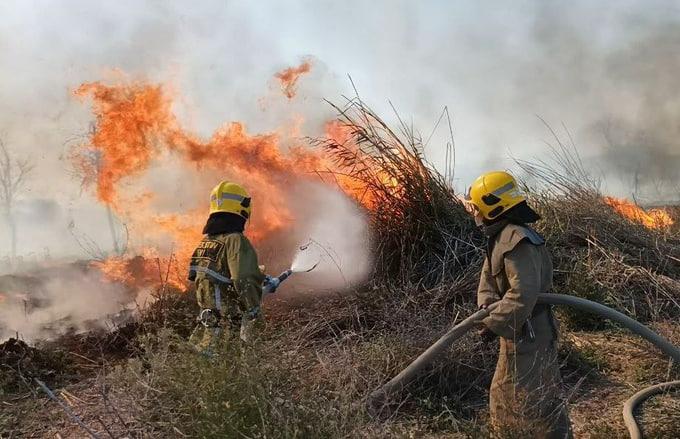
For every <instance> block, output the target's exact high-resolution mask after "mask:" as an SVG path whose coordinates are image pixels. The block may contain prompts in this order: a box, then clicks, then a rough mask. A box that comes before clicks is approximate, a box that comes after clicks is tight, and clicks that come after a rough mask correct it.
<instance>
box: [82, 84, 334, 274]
mask: <svg viewBox="0 0 680 439" xmlns="http://www.w3.org/2000/svg"><path fill="white" fill-rule="evenodd" d="M75 93H76V95H77V96H81V97H90V98H91V99H92V102H93V110H94V112H95V115H96V130H95V131H94V133H93V134H92V136H91V139H90V142H91V143H90V145H87V146H81V147H79V148H76V150H74V153H73V154H72V157H71V159H72V161H73V163H74V165H75V167H76V168H78V169H79V170H80V173H82V174H83V175H84V181H85V182H87V181H91V182H96V186H95V187H96V195H97V197H98V199H99V200H100V201H101V202H102V203H104V204H107V205H109V206H110V207H111V208H112V209H113V210H114V211H115V212H116V214H117V215H118V216H119V217H121V218H122V219H123V221H124V222H125V223H126V225H127V226H128V228H129V229H130V232H131V239H132V240H133V242H144V241H149V240H150V239H151V238H150V237H154V236H155V237H156V238H158V239H157V241H165V242H169V243H172V245H173V246H174V247H173V248H172V251H171V255H175V258H174V259H172V258H171V259H166V260H165V261H164V262H165V263H166V264H171V263H172V261H173V260H174V261H175V265H177V266H178V267H182V269H181V270H170V271H172V272H173V275H174V272H175V271H177V272H178V273H181V274H180V275H179V276H183V275H184V273H183V272H184V267H185V266H186V263H187V261H188V259H189V257H190V255H191V252H192V251H193V248H194V246H195V245H196V243H197V242H198V241H199V240H200V239H201V236H202V235H201V231H202V226H203V224H204V223H205V220H206V217H207V211H206V206H207V198H208V195H207V194H208V193H209V190H210V189H211V188H212V186H213V185H214V184H216V183H217V182H218V181H220V180H222V179H225V178H227V179H234V180H236V181H238V182H239V183H242V184H243V185H245V186H246V187H247V188H248V189H249V190H250V192H251V193H252V196H253V199H254V200H257V201H256V203H255V207H254V209H253V212H254V213H253V218H252V219H251V224H250V226H249V228H248V229H249V230H248V233H249V235H250V237H251V238H252V239H254V240H256V241H257V240H258V239H261V238H263V237H264V236H267V235H269V234H271V233H273V232H275V231H278V230H281V229H282V228H284V227H286V225H287V224H289V223H290V222H291V212H290V211H289V208H288V203H287V198H288V196H289V194H288V193H287V191H288V188H289V187H290V186H291V185H293V184H294V183H295V182H297V181H300V180H304V179H308V178H312V177H313V176H314V175H315V174H313V171H314V170H316V169H323V168H325V167H326V166H325V165H322V162H323V160H322V159H321V157H320V156H319V155H318V154H317V153H315V152H312V151H310V150H307V149H304V148H302V147H300V146H293V147H290V148H287V149H283V148H282V147H281V145H280V140H281V139H280V135H279V134H277V133H267V134H263V135H250V134H248V132H247V131H246V128H245V126H244V125H243V124H241V123H238V122H232V123H230V124H227V125H225V126H223V127H221V128H219V129H218V130H217V131H216V132H215V133H214V134H213V135H212V137H211V138H209V139H200V138H199V137H198V136H196V135H192V134H190V133H188V132H186V131H185V130H184V129H183V128H182V127H181V126H180V124H179V122H178V120H177V119H176V117H175V115H174V114H173V113H172V111H171V106H172V99H171V97H170V95H169V94H168V93H167V91H166V90H165V89H164V88H163V87H161V86H157V85H148V84H139V83H134V84H126V85H105V84H102V83H98V82H95V83H87V84H83V85H82V86H80V87H79V88H78V89H77V90H76V92H75ZM173 161H174V162H176V164H177V166H180V167H181V168H182V169H185V170H187V171H188V172H187V174H188V175H190V178H191V180H192V181H187V185H186V189H184V188H183V186H182V185H181V184H180V185H179V187H180V190H186V191H189V190H191V189H189V187H191V186H197V187H198V190H196V193H192V194H190V195H191V196H192V197H195V199H196V200H197V202H195V203H194V205H193V206H191V207H189V208H186V207H182V208H181V209H180V210H181V212H180V213H177V212H176V210H177V209H175V211H172V212H171V213H162V211H163V209H161V208H159V207H158V205H159V204H163V202H164V201H167V199H168V198H172V195H173V194H172V193H169V192H172V191H173V190H176V189H174V188H176V187H177V185H176V184H174V185H173V184H170V183H176V182H173V181H168V182H166V184H163V182H160V183H158V182H156V184H157V185H158V184H160V186H159V187H152V186H151V187H150V186H149V185H148V184H144V183H141V182H142V181H143V179H144V178H146V177H148V175H149V174H150V171H151V170H152V168H153V169H156V168H159V167H161V168H162V167H163V166H165V164H166V163H171V162H173ZM193 180H195V181H193ZM178 198H179V199H186V198H187V194H186V193H183V194H182V193H181V194H179V195H178ZM175 207H179V206H175ZM145 252H146V253H145ZM136 253H138V254H140V255H141V256H142V257H143V258H144V260H146V261H147V267H146V268H145V269H141V270H140V269H133V267H131V266H130V262H129V261H128V260H125V259H122V258H112V259H109V260H107V261H104V262H103V263H101V264H100V268H101V269H102V271H103V272H104V273H106V274H107V275H108V276H109V278H110V279H113V280H116V281H129V282H132V283H135V284H140V283H146V282H145V281H143V280H140V279H146V278H149V277H150V275H149V273H152V272H154V271H155V272H156V275H155V276H154V277H155V278H162V277H160V276H158V271H159V269H158V265H162V264H159V263H158V260H159V256H152V255H150V254H149V251H148V249H147V250H140V249H137V250H136ZM137 262H139V261H137ZM181 282H182V280H181V279H180V278H177V279H174V280H173V283H174V284H176V285H180V284H181Z"/></svg>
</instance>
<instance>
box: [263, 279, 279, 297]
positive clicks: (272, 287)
mask: <svg viewBox="0 0 680 439" xmlns="http://www.w3.org/2000/svg"><path fill="white" fill-rule="evenodd" d="M279 285H281V281H280V280H279V278H278V277H271V276H265V278H264V288H263V289H262V291H263V292H264V293H265V294H274V293H275V292H276V289H277V288H278V287H279Z"/></svg>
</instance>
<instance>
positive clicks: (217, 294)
mask: <svg viewBox="0 0 680 439" xmlns="http://www.w3.org/2000/svg"><path fill="white" fill-rule="evenodd" d="M215 309H216V310H218V311H221V310H222V291H221V290H220V287H219V285H215Z"/></svg>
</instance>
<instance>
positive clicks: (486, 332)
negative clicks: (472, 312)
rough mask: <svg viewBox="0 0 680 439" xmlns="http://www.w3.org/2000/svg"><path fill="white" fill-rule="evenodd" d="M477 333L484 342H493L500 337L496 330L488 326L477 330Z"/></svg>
mask: <svg viewBox="0 0 680 439" xmlns="http://www.w3.org/2000/svg"><path fill="white" fill-rule="evenodd" d="M477 335H479V338H480V339H481V340H482V342H483V343H491V342H492V341H494V340H495V339H496V337H498V336H497V335H496V333H495V332H493V331H492V330H491V329H489V328H487V327H486V326H484V327H482V329H480V330H479V331H478V332H477Z"/></svg>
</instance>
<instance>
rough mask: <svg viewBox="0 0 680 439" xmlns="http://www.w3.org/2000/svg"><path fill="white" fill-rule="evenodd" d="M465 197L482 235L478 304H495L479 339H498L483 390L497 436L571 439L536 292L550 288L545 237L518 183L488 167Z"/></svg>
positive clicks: (551, 327) (553, 328)
mask: <svg viewBox="0 0 680 439" xmlns="http://www.w3.org/2000/svg"><path fill="white" fill-rule="evenodd" d="M468 202H469V204H468V205H469V206H470V207H471V210H472V211H473V213H474V215H475V221H476V222H477V224H478V225H480V226H481V227H482V229H483V231H484V234H485V235H486V237H487V239H488V244H487V252H486V258H485V260H484V266H483V268H482V273H481V278H480V281H479V288H478V291H477V302H478V305H479V307H480V308H484V307H486V306H488V305H490V304H491V303H493V302H496V301H500V305H499V306H498V307H497V308H496V309H494V311H492V312H491V314H490V315H489V316H488V317H487V318H485V319H484V320H483V321H482V322H481V324H482V329H481V331H480V336H481V338H482V340H484V341H485V342H493V341H494V340H495V339H496V338H499V339H500V353H499V356H498V364H497V365H496V372H495V374H494V377H493V381H492V383H491V389H490V392H489V412H490V417H491V428H492V432H493V434H494V435H495V436H501V437H509V436H512V437H541V438H571V437H572V432H571V425H570V421H569V414H568V412H567V409H566V406H565V404H564V401H563V399H562V398H561V396H560V385H561V383H562V378H561V376H560V370H559V364H558V362H557V348H556V343H557V336H558V329H557V322H556V321H555V319H554V317H553V314H552V310H551V309H550V307H549V306H547V305H537V304H536V299H537V295H538V294H540V293H547V292H549V290H550V289H551V287H552V275H553V266H552V260H551V256H550V253H549V251H548V249H547V248H546V246H545V241H544V239H543V237H541V236H540V235H539V234H538V233H537V232H536V231H534V230H533V229H532V228H531V227H530V226H529V224H531V223H533V222H535V221H537V220H538V219H540V217H539V215H538V214H537V213H536V212H535V211H534V210H533V209H531V208H530V207H529V205H528V204H527V202H526V198H525V196H524V195H523V194H522V192H521V190H520V188H519V187H518V186H517V181H516V180H515V179H514V178H513V177H512V175H510V174H508V173H507V172H488V173H485V174H483V175H481V176H480V177H479V178H477V179H476V180H475V181H474V183H473V184H472V186H471V188H470V191H469V194H468Z"/></svg>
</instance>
